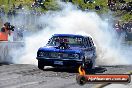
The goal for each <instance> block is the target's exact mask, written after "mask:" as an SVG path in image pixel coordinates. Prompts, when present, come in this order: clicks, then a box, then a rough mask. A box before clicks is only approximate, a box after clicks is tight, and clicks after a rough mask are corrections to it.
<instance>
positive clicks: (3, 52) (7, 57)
mask: <svg viewBox="0 0 132 88" xmlns="http://www.w3.org/2000/svg"><path fill="white" fill-rule="evenodd" d="M22 47H24V42H8V41H7V42H6V41H0V63H5V62H6V63H12V58H13V57H12V55H11V53H12V52H15V50H18V49H19V48H22Z"/></svg>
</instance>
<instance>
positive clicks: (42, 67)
mask: <svg viewBox="0 0 132 88" xmlns="http://www.w3.org/2000/svg"><path fill="white" fill-rule="evenodd" d="M38 68H39V69H41V70H42V69H44V63H43V62H42V61H41V60H38Z"/></svg>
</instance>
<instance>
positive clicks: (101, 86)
mask: <svg viewBox="0 0 132 88" xmlns="http://www.w3.org/2000/svg"><path fill="white" fill-rule="evenodd" d="M124 74H132V71H129V72H126V73H124ZM110 84H111V83H103V84H97V85H96V86H95V87H93V88H103V87H105V86H108V85H110Z"/></svg>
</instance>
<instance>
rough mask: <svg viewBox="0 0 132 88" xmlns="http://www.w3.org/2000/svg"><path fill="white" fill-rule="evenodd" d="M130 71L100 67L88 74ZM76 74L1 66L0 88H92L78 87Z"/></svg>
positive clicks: (65, 70) (67, 70)
mask: <svg viewBox="0 0 132 88" xmlns="http://www.w3.org/2000/svg"><path fill="white" fill-rule="evenodd" d="M130 70H132V66H131V65H129V66H123V65H119V66H101V67H96V69H95V70H93V71H92V72H90V73H96V74H97V73H101V74H105V73H108V74H112V73H113V74H115V73H118V74H121V73H125V72H127V71H130ZM76 74H77V70H76V69H66V68H51V67H47V68H46V69H45V70H44V71H43V70H39V69H38V68H37V66H35V65H27V64H12V65H1V66H0V88H94V86H95V84H85V85H84V86H80V85H78V84H77V83H76Z"/></svg>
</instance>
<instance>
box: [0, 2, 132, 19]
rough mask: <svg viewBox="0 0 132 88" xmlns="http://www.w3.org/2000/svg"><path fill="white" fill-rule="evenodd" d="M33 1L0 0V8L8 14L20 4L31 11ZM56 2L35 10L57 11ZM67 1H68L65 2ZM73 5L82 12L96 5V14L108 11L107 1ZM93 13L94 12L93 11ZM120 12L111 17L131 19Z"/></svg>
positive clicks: (131, 15) (128, 15) (47, 3)
mask: <svg viewBox="0 0 132 88" xmlns="http://www.w3.org/2000/svg"><path fill="white" fill-rule="evenodd" d="M33 1H34V0H0V6H1V7H4V9H5V11H6V12H8V10H9V9H11V8H12V5H13V3H14V4H15V5H16V6H18V5H19V4H20V3H22V4H23V5H24V6H25V7H27V8H29V9H31V7H30V6H31V4H32V3H33ZM56 1H57V0H46V2H45V3H44V6H45V8H43V9H42V8H38V9H36V10H38V11H43V12H45V11H48V10H57V9H59V6H58V4H57V3H56ZM67 1H69V0H67ZM72 1H73V4H75V5H78V6H80V7H81V8H82V10H85V9H87V8H89V9H92V10H94V8H95V6H96V5H100V6H101V7H102V10H100V11H96V12H97V13H98V14H104V13H107V12H108V11H109V9H108V6H107V0H95V3H92V4H90V3H86V4H85V3H84V2H83V1H84V0H72ZM125 1H131V0H125ZM94 11H95V10H94ZM121 13H122V12H121V11H117V12H115V13H114V14H113V15H114V16H117V17H118V18H120V19H121V20H123V21H129V20H130V19H132V14H130V13H124V14H122V15H121Z"/></svg>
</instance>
